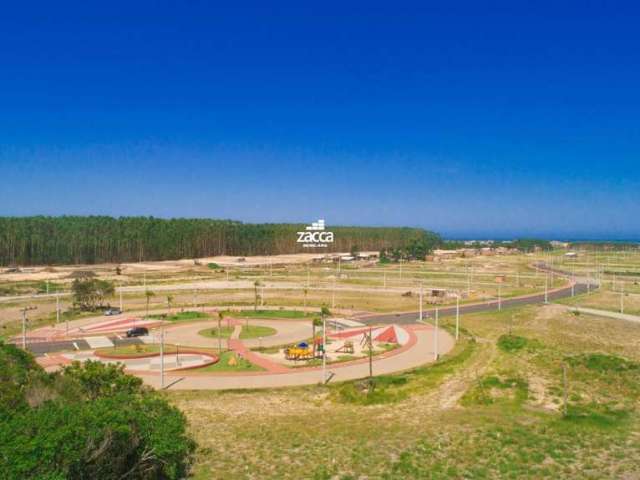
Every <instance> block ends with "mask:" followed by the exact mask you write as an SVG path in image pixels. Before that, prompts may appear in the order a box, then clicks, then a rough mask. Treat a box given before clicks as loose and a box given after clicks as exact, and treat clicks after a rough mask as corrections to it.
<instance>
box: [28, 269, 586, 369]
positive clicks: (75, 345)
mask: <svg viewBox="0 0 640 480" xmlns="http://www.w3.org/2000/svg"><path fill="white" fill-rule="evenodd" d="M537 267H538V269H539V270H542V271H548V272H553V273H555V274H556V275H562V276H566V277H569V276H570V275H571V273H570V272H565V271H563V270H558V269H554V268H551V267H547V266H546V265H543V264H538V265H537ZM574 288H575V290H574V292H573V293H574V294H575V295H578V294H580V293H585V292H587V291H588V290H589V289H591V290H595V289H596V288H598V287H597V285H596V284H591V287H589V286H588V284H587V283H580V282H578V283H576V284H575V287H574ZM571 294H572V291H571V287H570V286H569V287H565V288H562V289H558V290H554V291H550V292H549V295H548V300H549V301H552V300H558V299H561V298H567V297H570V296H571ZM544 297H545V295H544V293H540V294H535V295H529V296H524V297H518V298H506V299H503V300H502V308H509V307H520V306H523V305H536V304H541V303H544V300H545V298H544ZM496 310H498V301H497V300H492V301H489V302H486V303H474V304H470V305H460V315H464V314H468V313H480V312H490V311H496ZM455 314H456V307H455V306H453V307H443V308H440V309H439V310H438V316H439V317H448V316H453V315H455ZM434 315H435V308H430V309H425V310H424V311H423V318H425V319H428V318H433V316H434ZM418 316H419V312H409V313H389V314H382V315H367V316H363V317H360V318H358V321H359V322H362V323H366V324H385V323H386V324H391V323H397V324H410V323H416V321H417V320H418ZM109 339H110V340H111V341H112V342H114V343H115V344H116V345H132V344H136V343H142V341H141V340H140V339H139V338H118V337H115V336H111V337H109ZM27 349H28V350H30V351H31V352H32V353H33V354H34V355H36V356H39V355H44V354H45V353H50V352H60V351H63V350H90V349H91V347H90V346H89V344H88V343H87V342H86V341H85V340H83V339H77V340H68V341H59V342H35V343H31V344H27Z"/></svg>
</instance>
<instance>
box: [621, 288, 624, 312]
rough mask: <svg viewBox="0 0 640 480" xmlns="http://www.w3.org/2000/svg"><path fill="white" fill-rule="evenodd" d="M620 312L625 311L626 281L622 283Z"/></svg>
mask: <svg viewBox="0 0 640 480" xmlns="http://www.w3.org/2000/svg"><path fill="white" fill-rule="evenodd" d="M620 313H624V283H621V284H620Z"/></svg>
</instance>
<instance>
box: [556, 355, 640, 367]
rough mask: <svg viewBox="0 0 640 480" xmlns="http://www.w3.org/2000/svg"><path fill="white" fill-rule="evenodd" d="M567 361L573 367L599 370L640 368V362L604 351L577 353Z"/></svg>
mask: <svg viewBox="0 0 640 480" xmlns="http://www.w3.org/2000/svg"><path fill="white" fill-rule="evenodd" d="M567 362H568V363H569V365H571V366H573V367H578V366H582V367H585V368H587V369H589V370H596V371H598V372H627V371H632V370H639V369H640V363H638V362H634V361H631V360H627V359H625V358H622V357H617V356H615V355H607V354H604V353H585V354H582V355H576V356H574V357H569V358H567Z"/></svg>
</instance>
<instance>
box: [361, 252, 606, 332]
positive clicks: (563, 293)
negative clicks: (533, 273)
mask: <svg viewBox="0 0 640 480" xmlns="http://www.w3.org/2000/svg"><path fill="white" fill-rule="evenodd" d="M534 268H537V269H538V270H540V271H543V272H549V273H554V274H556V275H558V276H563V277H567V278H570V277H571V273H570V272H566V271H563V270H559V269H555V268H551V267H548V266H546V265H544V264H538V265H534ZM597 288H598V285H597V284H595V283H591V282H589V280H588V279H587V280H586V281H585V280H584V279H582V280H581V281H578V282H575V283H574V282H571V284H570V285H569V286H567V287H562V288H556V289H554V290H549V291H548V293H547V300H548V301H552V300H558V299H561V298H567V297H571V296H573V295H578V294H581V293H587V292H589V291H594V290H596V289H597ZM500 303H501V304H502V305H501V307H502V308H508V307H520V306H523V305H537V304H542V303H545V294H544V293H536V294H533V295H523V296H521V297H513V298H505V299H502V301H501V302H500ZM499 308H500V305H499V303H498V300H491V301H489V302H482V303H470V304H466V305H460V315H464V314H468V313H481V312H490V311H495V310H498V309H499ZM435 311H436V309H435V308H428V309H425V310H424V311H423V314H422V315H423V318H425V319H428V318H432V317H433V316H434V315H435ZM455 314H456V307H455V306H452V307H451V306H447V307H442V308H439V309H438V316H439V317H450V316H453V315H455ZM419 315H420V313H419V312H408V313H388V314H381V315H376V314H373V315H363V316H361V317H358V319H357V320H358V321H359V322H362V323H366V324H371V325H373V324H380V323H397V324H405V325H406V324H410V323H416V321H417V320H418V316H419Z"/></svg>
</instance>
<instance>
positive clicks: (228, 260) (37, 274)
mask: <svg viewBox="0 0 640 480" xmlns="http://www.w3.org/2000/svg"><path fill="white" fill-rule="evenodd" d="M363 253H365V254H373V253H377V252H363ZM325 254H327V252H315V253H295V254H288V255H271V256H266V255H262V256H260V255H258V256H252V257H235V256H233V257H232V256H227V255H224V256H217V257H203V258H198V259H196V260H197V262H198V263H199V264H201V265H205V266H206V265H207V264H208V263H217V264H218V265H220V266H223V267H229V266H233V267H243V266H251V267H255V266H259V265H263V266H264V265H291V264H299V263H307V262H311V261H312V260H313V259H314V258H315V257H319V256H323V255H325ZM331 255H349V253H348V252H342V253H336V252H334V253H331ZM240 258H244V261H239V259H240ZM118 265H120V267H121V268H122V270H123V274H124V275H127V274H136V273H144V272H175V271H180V270H186V269H189V268H193V267H194V266H196V265H195V263H194V259H192V258H189V259H182V260H165V261H157V262H136V263H122V264H117V263H104V264H98V265H65V266H55V267H50V266H35V267H24V268H23V269H22V271H21V272H14V273H7V270H8V269H7V268H2V269H1V270H0V280H2V281H6V282H21V281H40V280H60V279H65V278H67V277H69V275H71V274H72V273H73V272H75V271H79V270H91V271H94V272H96V273H98V274H99V275H100V276H101V277H103V276H105V275H106V276H115V269H116V267H118Z"/></svg>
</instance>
